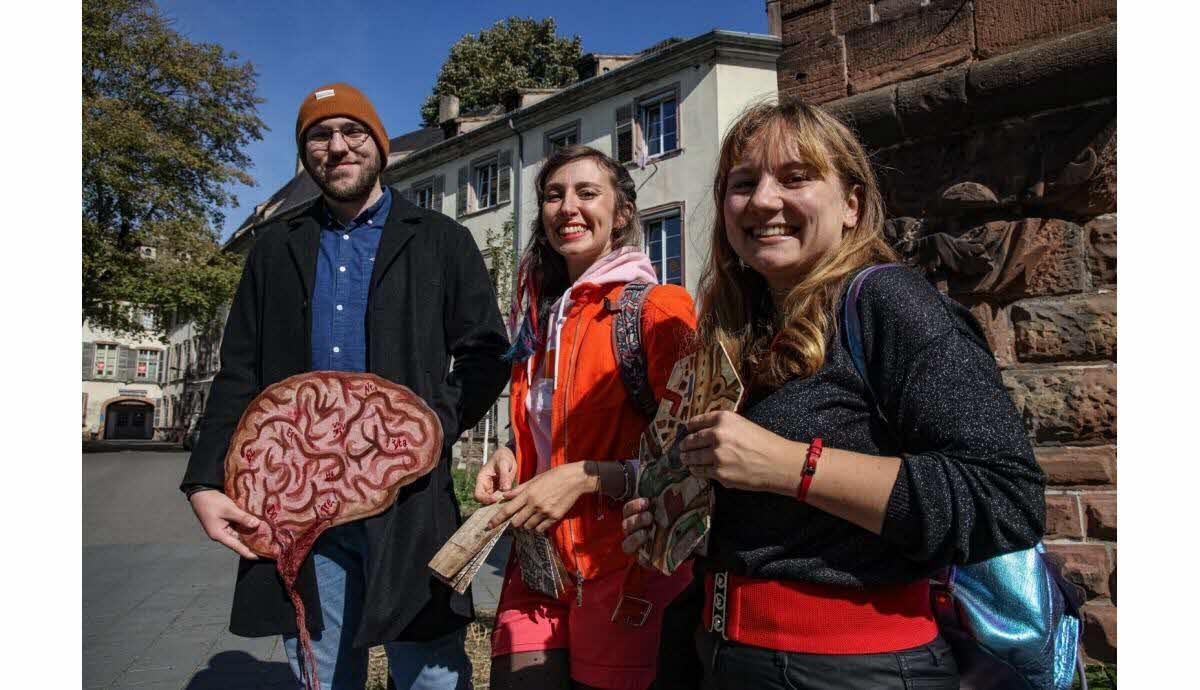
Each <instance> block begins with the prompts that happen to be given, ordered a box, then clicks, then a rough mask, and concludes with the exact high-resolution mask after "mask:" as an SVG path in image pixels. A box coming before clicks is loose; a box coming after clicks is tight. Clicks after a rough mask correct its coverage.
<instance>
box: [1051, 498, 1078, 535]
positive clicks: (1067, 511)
mask: <svg viewBox="0 0 1200 690" xmlns="http://www.w3.org/2000/svg"><path fill="white" fill-rule="evenodd" d="M1046 538H1047V539H1082V538H1083V522H1082V520H1080V517H1079V497H1078V496H1076V495H1074V494H1051V495H1048V496H1046Z"/></svg>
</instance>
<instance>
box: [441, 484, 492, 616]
mask: <svg viewBox="0 0 1200 690" xmlns="http://www.w3.org/2000/svg"><path fill="white" fill-rule="evenodd" d="M502 505H504V502H503V501H501V502H500V503H493V504H492V505H489V506H483V507H482V508H480V509H478V510H476V511H475V512H474V513H472V514H471V517H469V518H467V521H466V522H464V523H463V525H462V527H459V528H458V531H456V532H455V533H454V534H452V535H450V540H449V541H447V542H446V543H445V544H444V545H443V546H442V548H441V549H439V550H438V552H437V553H436V554H434V556H433V560H431V561H429V568H430V570H432V571H433V574H434V575H435V576H437V578H438V579H439V580H441V581H442V582H445V583H446V584H448V585H450V586H451V587H452V588H454V591H456V592H458V593H459V594H462V593H463V592H465V591H467V586H468V585H470V584H471V579H472V578H474V577H475V573H477V572H479V568H480V567H481V566H482V565H483V563H484V561H486V560H487V557H488V554H490V553H491V552H492V549H493V548H495V546H496V542H498V541H500V535H501V534H503V533H504V528H505V527H508V521H507V520H505V521H504V522H502V523H500V524H499V525H497V526H496V528H495V529H488V528H487V523H488V521H489V520H491V519H492V516H493V515H495V514H496V511H498V510H500V506H502Z"/></svg>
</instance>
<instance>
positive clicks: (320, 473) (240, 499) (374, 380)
mask: <svg viewBox="0 0 1200 690" xmlns="http://www.w3.org/2000/svg"><path fill="white" fill-rule="evenodd" d="M441 450H442V426H441V423H440V422H439V421H438V417H437V415H436V414H434V412H433V410H431V409H430V408H429V406H428V405H426V404H425V402H424V401H423V400H421V399H420V398H419V397H417V396H416V394H414V393H413V392H412V391H410V390H409V389H407V388H405V387H404V386H400V385H397V384H394V383H391V382H389V381H385V380H384V379H381V378H379V377H378V376H375V375H373V374H356V373H346V372H332V371H316V372H310V373H307V374H300V375H298V376H293V377H291V378H288V379H285V380H284V381H280V382H279V383H276V384H274V385H272V386H270V387H268V388H267V389H266V390H264V391H263V392H262V393H261V394H259V396H258V397H257V398H255V399H254V401H253V402H251V403H250V405H249V406H248V407H247V408H246V411H245V413H244V414H243V415H242V419H241V421H239V422H238V427H237V431H236V432H235V433H234V435H233V439H232V440H231V441H230V443H229V452H228V454H227V455H226V456H225V493H226V494H227V495H228V496H229V497H230V498H232V499H233V501H234V502H235V503H236V504H237V505H238V507H240V508H241V509H243V510H245V511H246V512H248V513H250V514H251V515H254V516H255V517H257V518H259V520H260V523H259V527H258V529H257V530H256V531H254V532H252V533H247V534H241V535H240V538H241V540H242V542H244V543H245V544H246V546H247V547H249V548H250V549H251V550H252V551H254V552H255V553H257V554H259V555H260V556H264V557H266V558H272V559H274V560H275V566H276V568H277V569H278V570H279V574H280V576H281V577H282V578H283V582H284V585H285V587H286V588H287V591H288V596H289V598H291V600H292V603H293V605H294V606H295V607H296V625H297V627H298V628H299V631H300V637H301V642H302V643H303V645H304V648H305V654H306V656H307V658H308V659H309V662H310V664H312V666H311V668H305V675H307V676H308V678H309V680H310V684H311V686H312V687H319V683H318V681H317V679H316V673H315V671H316V668H315V662H313V661H312V658H313V657H312V653H311V646H310V643H309V639H308V631H307V628H306V627H305V624H304V605H303V604H302V603H301V601H300V596H299V595H298V594H297V593H296V591H295V581H296V576H297V574H298V573H299V570H300V564H301V563H302V562H303V561H304V557H305V556H306V555H307V554H308V552H309V550H310V549H311V548H312V545H313V542H315V541H316V539H317V537H318V536H320V534H321V533H322V532H324V531H325V530H326V529H329V528H330V527H333V526H335V525H340V524H343V523H346V522H350V521H353V520H359V519H361V518H365V517H368V516H371V515H376V514H378V513H381V512H383V511H384V510H385V509H387V508H388V507H389V506H390V505H391V504H392V503H393V502H394V501H395V500H396V494H397V493H398V492H399V491H400V488H401V487H403V486H404V485H406V484H409V483H411V482H413V481H415V480H416V479H418V478H420V477H421V476H422V475H425V474H427V473H428V472H429V471H430V470H432V469H433V467H434V465H436V464H437V461H438V457H439V456H440V454H441Z"/></svg>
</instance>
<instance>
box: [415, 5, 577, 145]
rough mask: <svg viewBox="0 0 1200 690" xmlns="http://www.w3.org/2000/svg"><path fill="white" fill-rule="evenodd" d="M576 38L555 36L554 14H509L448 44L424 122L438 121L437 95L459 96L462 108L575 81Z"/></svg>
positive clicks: (425, 107) (483, 105)
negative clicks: (536, 16) (543, 16)
mask: <svg viewBox="0 0 1200 690" xmlns="http://www.w3.org/2000/svg"><path fill="white" fill-rule="evenodd" d="M579 57H580V40H579V36H573V37H571V38H565V37H561V36H558V34H557V26H556V25H555V22H554V18H553V17H547V18H546V19H542V20H540V21H539V20H537V19H523V18H521V17H509V18H508V19H505V20H504V21H501V22H496V23H495V24H494V25H493V26H492V28H490V29H484V30H483V31H480V32H479V34H478V35H475V34H467V35H466V36H463V37H462V38H460V39H459V40H458V42H456V43H455V44H454V45H453V46H451V48H450V56H449V57H448V58H446V62H445V63H443V64H442V69H441V71H440V72H438V78H437V83H436V84H434V86H433V94H432V95H431V96H429V97H428V98H426V99H425V104H424V105H422V106H421V119H422V121H423V122H424V123H425V125H426V126H432V125H436V124H437V116H438V96H440V95H443V94H449V95H454V96H458V98H459V107H460V108H462V109H463V110H473V109H476V108H486V107H488V106H492V105H495V104H497V103H499V102H501V99H503V98H504V96H505V95H507V94H508V93H510V92H511V91H512V90H513V89H516V88H561V87H564V86H567V85H569V84H571V83H573V82H574V81H576V80H577V79H578V74H577V73H576V71H575V62H576V61H577V60H578V59H579Z"/></svg>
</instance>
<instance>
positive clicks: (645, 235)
mask: <svg viewBox="0 0 1200 690" xmlns="http://www.w3.org/2000/svg"><path fill="white" fill-rule="evenodd" d="M685 206H686V204H685V202H683V201H675V202H670V203H666V204H660V205H658V206H654V207H651V208H648V209H646V210H644V211H641V212H639V213H638V221H639V222H640V223H641V226H642V241H643V242H644V244H645V248H646V256H647V257H649V258H650V261H651V263H655V261H654V258H653V257H651V256H650V224H651V223H654V222H656V221H664V220H666V219H668V218H673V217H678V218H679V282H678V283H668V282H667V281H665V280H664V278H663V276H662V275H659V281H660V282H661V283H662V284H663V285H667V284H670V285H679V286H682V287H687V245H686V243H685V239H686V238H687V229H686V222H685V219H686V218H687V214H686V212H685ZM659 232H663V231H662V230H660V231H659ZM662 246H663V250H662V251H663V254H664V256H660V257H659V262H661V263H662V267H661V270H662V273H663V274H665V273H666V272H667V271H666V269H667V267H666V261H667V257H666V256H665V254H666V242H665V238H664V242H663V245H662ZM655 269H659V266H658V265H657V264H656V265H655ZM655 272H656V273H657V272H658V271H657V270H656V271H655Z"/></svg>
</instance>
